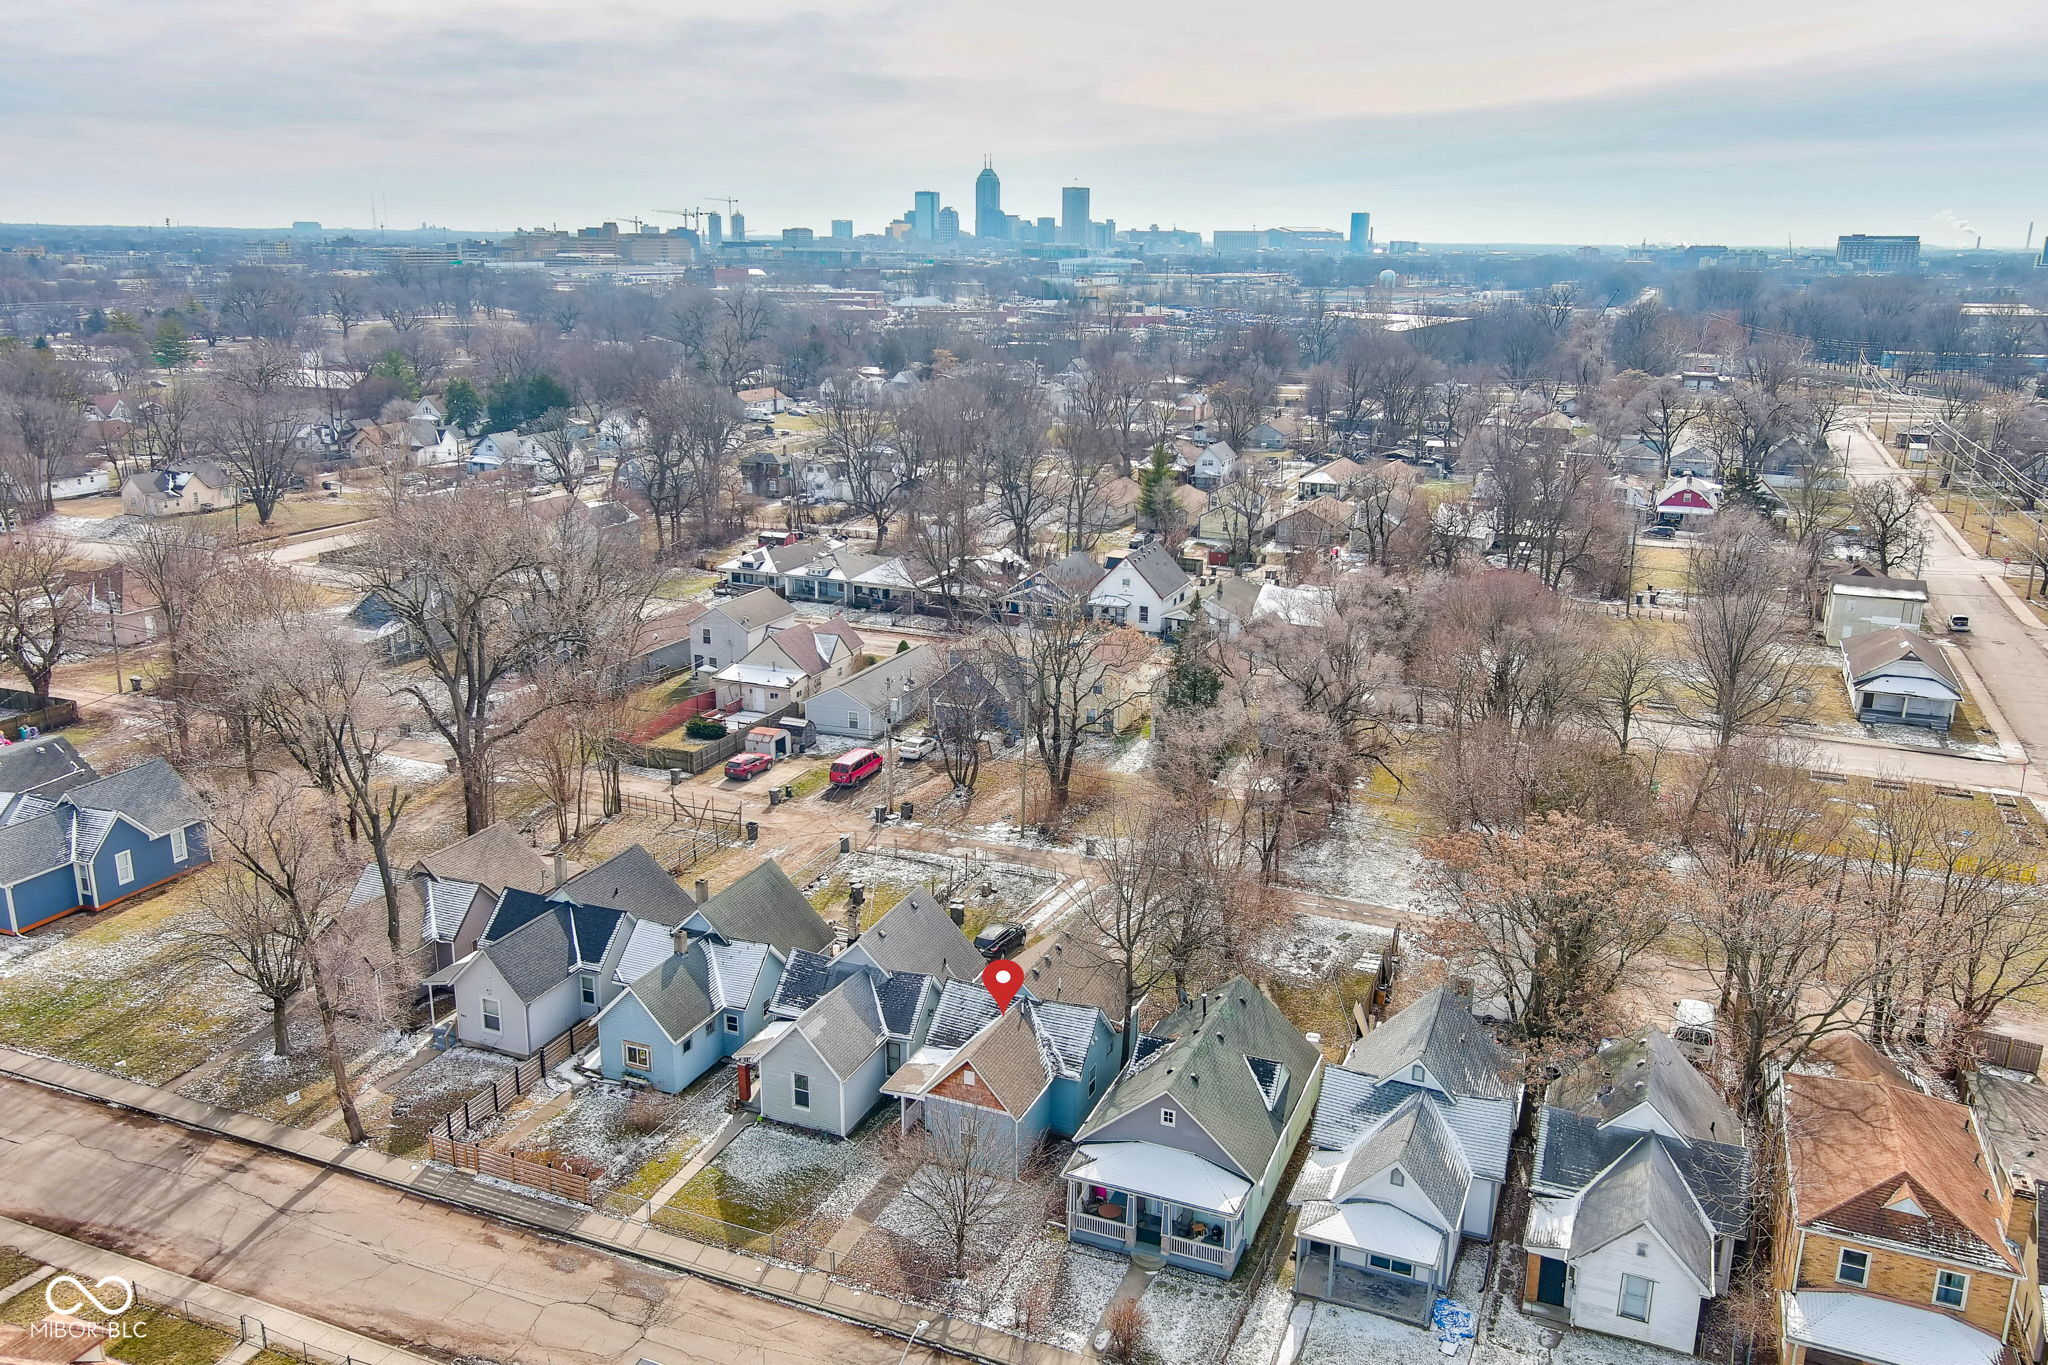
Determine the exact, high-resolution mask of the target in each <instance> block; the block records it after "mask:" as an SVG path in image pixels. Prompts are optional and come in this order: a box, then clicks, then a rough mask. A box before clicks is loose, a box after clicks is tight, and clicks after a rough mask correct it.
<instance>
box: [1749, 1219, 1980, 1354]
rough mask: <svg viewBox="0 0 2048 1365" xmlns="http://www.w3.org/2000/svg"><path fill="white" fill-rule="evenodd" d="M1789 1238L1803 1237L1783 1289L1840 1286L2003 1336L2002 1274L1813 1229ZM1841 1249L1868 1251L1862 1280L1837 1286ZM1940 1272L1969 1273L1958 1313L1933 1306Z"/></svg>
mask: <svg viewBox="0 0 2048 1365" xmlns="http://www.w3.org/2000/svg"><path fill="white" fill-rule="evenodd" d="M1793 1236H1794V1237H1802V1236H1803V1239H1804V1241H1803V1245H1802V1246H1801V1248H1800V1257H1799V1265H1798V1272H1797V1275H1796V1277H1795V1279H1794V1282H1793V1283H1792V1284H1791V1285H1790V1286H1788V1288H1793V1289H1841V1290H1848V1291H1851V1292H1861V1293H1866V1294H1874V1295H1876V1296H1877V1297H1878V1298H1884V1299H1892V1300H1894V1301H1896V1302H1898V1303H1904V1304H1910V1305H1912V1306H1913V1307H1915V1308H1925V1309H1927V1310H1928V1311H1929V1312H1931V1313H1939V1314H1941V1315H1942V1316H1943V1317H1948V1318H1957V1319H1960V1320H1961V1321H1963V1322H1967V1323H1969V1324H1970V1326H1972V1327H1975V1328H1977V1329H1978V1330H1979V1331H1983V1332H1989V1333H1990V1334H1991V1335H1992V1336H1995V1337H2003V1336H2004V1335H2005V1325H2006V1314H2007V1312H2008V1310H2009V1309H2010V1308H2011V1306H2012V1289H2013V1282H2012V1280H2011V1278H2010V1277H2008V1276H2005V1275H2001V1274H1999V1273H1998V1272H1997V1271H1994V1270H1984V1269H1980V1268H1977V1267H1973V1266H1966V1265H1960V1264H1957V1263H1955V1262H1951V1261H1936V1260H1929V1259H1925V1258H1922V1257H1919V1256H1913V1255H1910V1254H1908V1253H1906V1252H1903V1251H1897V1250H1894V1249H1892V1248H1889V1247H1881V1246H1878V1245H1876V1244H1874V1243H1870V1242H1858V1241H1852V1240H1850V1239H1848V1238H1841V1237H1829V1236H1826V1235H1825V1234H1822V1233H1818V1232H1806V1233H1804V1234H1801V1233H1798V1232H1795V1233H1794V1234H1793ZM1843 1247H1854V1248H1855V1249H1856V1250H1858V1251H1862V1252H1866V1253H1868V1254H1869V1256H1870V1279H1869V1282H1868V1283H1867V1284H1864V1285H1862V1286H1857V1285H1853V1284H1843V1283H1842V1282H1841V1281H1839V1280H1837V1279H1836V1278H1835V1267H1836V1265H1837V1264H1838V1263H1839V1262H1840V1260H1841V1252H1842V1248H1843ZM1941 1270H1958V1271H1961V1272H1962V1273H1963V1274H1965V1275H1968V1276H1969V1277H1970V1292H1969V1296H1968V1297H1967V1298H1966V1299H1964V1301H1963V1311H1962V1312H1960V1313H1957V1312H1954V1311H1953V1310H1950V1309H1945V1308H1938V1307H1936V1306H1935V1303H1934V1276H1935V1272H1937V1271H1941Z"/></svg>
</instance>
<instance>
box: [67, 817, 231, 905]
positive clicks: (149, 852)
mask: <svg viewBox="0 0 2048 1365" xmlns="http://www.w3.org/2000/svg"><path fill="white" fill-rule="evenodd" d="M186 840H187V843H186V848H185V859H184V861H183V862H180V861H178V860H177V859H175V858H173V857H172V856H171V841H170V838H169V837H168V836H166V837H164V838H162V839H152V838H150V837H149V835H148V834H146V833H145V832H144V831H143V830H142V828H141V827H140V826H138V825H135V824H132V823H130V822H129V821H127V820H125V819H117V820H115V821H114V827H113V828H112V829H110V830H108V831H107V837H106V838H105V839H104V840H103V841H101V843H100V848H99V852H97V853H95V854H94V855H93V859H92V889H93V892H94V894H93V904H95V905H111V904H112V903H113V902H115V901H117V900H120V899H121V898H122V897H123V896H132V895H134V894H135V893H136V892H137V891H141V890H143V889H144V888H145V887H150V886H154V885H155V884H156V883H158V882H160V881H165V880H168V879H169V878H171V877H175V876H177V875H178V874H179V873H180V872H189V871H191V870H192V869H193V868H195V867H197V866H199V865H200V864H201V863H203V862H205V861H206V847H205V844H204V842H203V841H202V840H199V839H195V838H193V837H192V834H191V832H190V831H189V830H188V831H187V833H186ZM124 852H125V853H128V854H131V855H132V856H133V858H134V863H135V866H134V873H135V875H134V876H133V877H132V878H131V879H130V880H128V881H126V882H122V881H120V880H119V879H118V878H117V877H116V875H115V867H114V864H115V862H116V861H117V860H118V858H119V856H120V855H121V854H122V853H124Z"/></svg>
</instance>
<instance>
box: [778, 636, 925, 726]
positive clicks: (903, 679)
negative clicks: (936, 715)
mask: <svg viewBox="0 0 2048 1365" xmlns="http://www.w3.org/2000/svg"><path fill="white" fill-rule="evenodd" d="M945 667H946V655H945V651H943V650H941V649H937V648H935V647H933V646H931V645H913V646H912V647H911V648H909V649H906V650H903V651H901V652H900V653H896V654H891V655H888V656H887V657H885V658H884V659H882V661H881V662H880V663H876V664H872V665H870V666H869V667H867V668H864V669H862V670H861V671H860V672H858V673H856V674H854V675H853V676H852V677H850V678H848V679H847V680H846V681H845V682H842V683H838V684H836V685H834V686H831V687H826V688H821V689H820V690H818V691H817V692H814V693H812V694H811V697H810V699H809V700H807V701H806V702H805V703H804V715H805V717H806V718H808V719H809V720H810V722H811V724H812V725H814V726H816V727H817V730H818V733H820V734H825V735H844V736H846V737H848V738H850V739H859V740H867V741H870V742H872V741H874V740H878V739H881V738H882V737H883V736H884V735H886V734H887V733H888V732H889V729H890V727H891V726H894V725H899V724H901V723H902V722H903V721H905V720H907V719H909V718H910V717H911V716H912V715H914V714H916V712H917V711H918V709H919V708H920V707H922V706H923V704H924V689H925V687H926V685H927V684H928V683H930V681H931V680H932V678H934V677H936V676H937V675H938V674H939V673H940V672H941V671H943V670H944V669H945Z"/></svg>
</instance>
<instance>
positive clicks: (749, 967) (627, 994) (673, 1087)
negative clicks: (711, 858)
mask: <svg viewBox="0 0 2048 1365" xmlns="http://www.w3.org/2000/svg"><path fill="white" fill-rule="evenodd" d="M831 939H832V931H831V930H830V929H829V928H828V927H827V926H826V924H825V921H824V920H822V919H820V918H819V917H818V912H817V911H816V910H815V909H813V908H812V906H811V903H810V900H809V899H808V898H807V897H805V895H804V893H803V892H802V891H800V890H799V889H798V888H797V887H796V885H795V883H793V882H791V881H790V880H789V876H788V874H786V873H785V872H783V870H782V868H781V866H780V865H779V864H777V863H774V862H772V861H771V862H765V863H762V864H761V865H760V866H759V867H757V868H755V869H754V870H753V871H751V872H749V873H747V875H746V876H744V877H741V878H740V879H739V880H738V881H736V882H734V883H733V884H732V885H731V886H729V887H727V888H726V889H725V890H723V891H721V892H719V893H718V894H717V895H716V896H709V897H706V898H705V899H704V900H703V902H702V903H701V904H696V905H692V906H691V907H690V908H689V910H688V912H687V913H686V914H685V915H684V916H683V918H681V919H680V920H679V921H678V922H677V923H676V924H675V925H674V926H673V927H672V928H670V927H666V926H658V925H656V924H653V923H647V924H643V925H641V926H640V927H639V928H638V929H637V930H636V932H635V934H634V937H633V940H632V942H631V944H630V946H629V947H628V950H627V951H626V953H625V955H624V957H623V959H622V962H621V964H620V966H619V968H618V970H617V971H616V972H615V974H614V975H615V979H616V980H617V982H618V984H619V986H620V990H619V993H618V994H617V995H616V996H615V997H614V998H613V999H612V1000H611V1001H610V1003H609V1004H608V1005H606V1007H605V1008H604V1010H603V1011H602V1012H601V1013H600V1014H599V1015H598V1020H597V1034H598V1048H599V1057H600V1065H601V1068H602V1070H603V1072H604V1074H605V1075H606V1076H608V1077H610V1078H611V1079H613V1080H637V1081H641V1082H644V1083H646V1084H648V1085H651V1086H653V1087H654V1088H655V1089H658V1090H665V1091H669V1092H671V1093H673V1092H676V1091H680V1090H682V1089H684V1088H686V1087H687V1086H688V1085H689V1084H690V1083H691V1082H692V1081H695V1080H696V1079H697V1078H698V1077H699V1076H702V1075H703V1074H704V1073H705V1072H706V1071H708V1070H710V1069H711V1067H712V1066H714V1065H715V1064H717V1063H718V1062H720V1061H722V1060H724V1059H725V1058H727V1057H730V1056H732V1055H734V1054H735V1053H737V1052H738V1051H739V1050H740V1049H741V1048H742V1047H743V1046H744V1045H745V1044H746V1043H747V1042H748V1040H749V1039H751V1038H753V1037H754V1036H755V1034H757V1033H758V1032H760V1030H761V1027H762V1025H763V1024H765V1023H766V1022H767V1021H768V1017H769V1015H768V1010H769V1006H770V1004H771V1003H772V1002H773V1000H774V998H775V993H776V989H777V987H778V986H779V985H780V983H781V981H782V976H783V971H784V968H785V966H786V964H787V963H788V962H789V960H790V959H791V958H792V957H793V956H794V955H795V954H797V953H798V952H800V951H802V952H810V953H818V952H822V951H823V950H824V948H825V946H826V945H827V944H828V943H830V942H831Z"/></svg>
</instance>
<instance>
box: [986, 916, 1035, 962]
mask: <svg viewBox="0 0 2048 1365" xmlns="http://www.w3.org/2000/svg"><path fill="white" fill-rule="evenodd" d="M1023 946H1024V926H1023V925H1021V924H1018V923H1016V922H1015V921H1013V920H1005V921H1003V922H1001V923H998V924H991V925H989V926H988V928H986V929H984V930H982V931H981V932H980V933H978V934H976V935H975V936H974V951H975V952H977V953H980V954H981V955H982V956H983V957H984V958H986V959H988V960H989V961H990V962H994V961H995V960H996V959H997V958H1000V957H1008V956H1009V955H1010V954H1012V953H1014V952H1016V951H1017V950H1018V949H1019V948H1022V947H1023Z"/></svg>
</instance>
